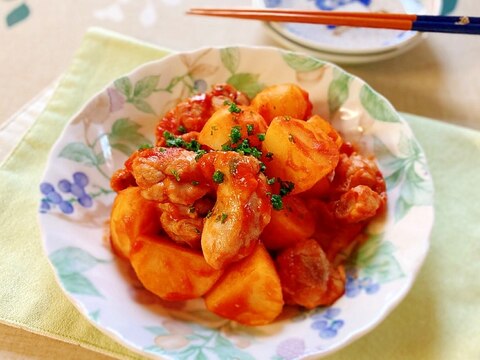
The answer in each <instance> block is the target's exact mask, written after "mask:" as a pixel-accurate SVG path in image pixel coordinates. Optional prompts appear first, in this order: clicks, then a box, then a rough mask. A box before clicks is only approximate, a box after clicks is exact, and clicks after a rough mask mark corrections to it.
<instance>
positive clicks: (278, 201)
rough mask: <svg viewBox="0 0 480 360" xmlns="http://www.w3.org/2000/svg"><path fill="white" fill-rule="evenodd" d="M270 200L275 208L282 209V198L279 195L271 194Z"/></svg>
mask: <svg viewBox="0 0 480 360" xmlns="http://www.w3.org/2000/svg"><path fill="white" fill-rule="evenodd" d="M270 202H271V203H272V206H273V208H274V209H275V210H282V209H283V200H282V197H281V196H280V195H276V194H274V195H272V197H271V198H270Z"/></svg>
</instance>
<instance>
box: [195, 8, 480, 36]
mask: <svg viewBox="0 0 480 360" xmlns="http://www.w3.org/2000/svg"><path fill="white" fill-rule="evenodd" d="M187 14H190V15H204V16H217V17H228V18H237V19H249V20H262V21H272V22H277V21H280V22H297V23H309V24H323V25H337V26H353V27H367V28H383V29H394V30H414V31H422V32H443V33H459V34H480V18H478V17H467V16H434V15H415V14H390V13H364V12H337V11H308V10H290V9H251V8H250V9H247V8H245V9H242V8H234V9H221V8H193V9H190V10H189V11H188V12H187Z"/></svg>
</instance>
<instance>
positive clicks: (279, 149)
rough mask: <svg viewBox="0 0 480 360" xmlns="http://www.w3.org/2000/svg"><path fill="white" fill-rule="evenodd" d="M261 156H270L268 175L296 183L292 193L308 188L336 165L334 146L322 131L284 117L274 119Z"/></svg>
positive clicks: (336, 158)
mask: <svg viewBox="0 0 480 360" xmlns="http://www.w3.org/2000/svg"><path fill="white" fill-rule="evenodd" d="M263 151H264V153H267V152H268V153H271V154H273V156H272V159H271V161H269V162H268V163H267V166H268V169H267V174H268V175H269V176H274V177H277V178H280V179H282V180H283V181H290V182H293V183H294V184H295V187H294V189H293V191H292V193H291V194H298V193H301V192H303V191H306V190H308V189H310V188H311V187H312V186H313V185H314V184H315V183H317V182H318V181H319V180H320V179H322V178H323V177H324V176H325V175H327V174H329V173H330V172H331V171H332V170H333V169H334V168H335V166H336V165H337V163H338V159H339V152H338V148H337V145H336V144H335V143H334V142H333V141H332V139H331V138H330V137H329V136H328V135H327V134H325V133H324V132H323V131H314V130H312V129H311V128H310V126H309V125H308V123H307V122H306V121H303V120H298V119H294V118H290V117H285V116H278V117H276V118H275V119H274V120H273V121H272V122H271V124H270V126H269V127H268V130H267V133H266V135H265V141H264V142H263Z"/></svg>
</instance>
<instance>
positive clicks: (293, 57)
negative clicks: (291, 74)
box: [282, 51, 325, 72]
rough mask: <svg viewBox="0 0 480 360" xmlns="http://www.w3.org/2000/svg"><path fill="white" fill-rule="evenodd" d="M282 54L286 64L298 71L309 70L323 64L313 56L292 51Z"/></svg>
mask: <svg viewBox="0 0 480 360" xmlns="http://www.w3.org/2000/svg"><path fill="white" fill-rule="evenodd" d="M282 56H283V60H284V61H285V62H286V63H287V65H288V66H289V67H291V68H292V69H293V70H295V71H298V72H310V71H313V70H316V69H319V68H321V67H322V66H324V65H325V63H324V62H323V61H321V60H318V59H316V58H314V57H311V56H307V55H300V54H296V53H293V52H288V51H287V52H284V53H283V55H282Z"/></svg>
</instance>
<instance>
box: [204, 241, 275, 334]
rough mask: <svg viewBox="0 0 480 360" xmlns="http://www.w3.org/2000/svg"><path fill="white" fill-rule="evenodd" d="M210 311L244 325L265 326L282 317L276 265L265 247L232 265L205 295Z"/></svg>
mask: <svg viewBox="0 0 480 360" xmlns="http://www.w3.org/2000/svg"><path fill="white" fill-rule="evenodd" d="M205 304H206V306H207V308H208V309H209V310H210V311H212V312H214V313H215V314H217V315H220V316H223V317H225V318H227V319H231V320H235V321H238V322H239V323H242V324H245V325H251V326H254V325H265V324H268V323H270V322H272V321H273V320H275V318H276V317H277V316H278V315H279V314H280V312H281V311H282V308H283V296H282V288H281V284H280V279H279V277H278V274H277V271H276V270H275V265H274V263H273V261H272V259H271V257H270V255H269V254H268V252H267V250H266V249H265V247H264V246H263V245H262V244H258V245H257V247H256V248H255V250H254V252H253V253H252V254H251V255H250V256H249V257H247V258H244V259H242V260H240V261H239V262H236V263H234V264H232V265H231V267H229V268H228V269H227V270H226V271H225V274H224V276H223V277H222V278H221V279H220V280H219V281H218V282H217V283H216V284H215V286H214V287H213V288H212V290H210V291H209V292H208V293H207V294H206V295H205Z"/></svg>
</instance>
